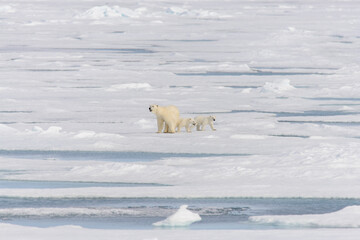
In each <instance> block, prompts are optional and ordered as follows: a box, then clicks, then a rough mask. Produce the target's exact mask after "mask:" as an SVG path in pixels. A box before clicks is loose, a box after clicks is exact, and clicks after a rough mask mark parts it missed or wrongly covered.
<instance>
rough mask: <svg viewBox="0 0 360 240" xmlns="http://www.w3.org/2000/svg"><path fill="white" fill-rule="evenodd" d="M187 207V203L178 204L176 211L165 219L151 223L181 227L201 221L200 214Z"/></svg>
mask: <svg viewBox="0 0 360 240" xmlns="http://www.w3.org/2000/svg"><path fill="white" fill-rule="evenodd" d="M187 207H188V205H182V206H180V208H179V210H178V211H177V212H176V213H174V214H173V215H171V216H170V217H168V218H166V219H165V220H162V221H159V222H156V223H153V225H154V226H157V227H183V226H189V225H190V224H192V223H194V222H198V221H201V217H200V215H199V214H197V213H193V212H191V211H189V210H188V209H187Z"/></svg>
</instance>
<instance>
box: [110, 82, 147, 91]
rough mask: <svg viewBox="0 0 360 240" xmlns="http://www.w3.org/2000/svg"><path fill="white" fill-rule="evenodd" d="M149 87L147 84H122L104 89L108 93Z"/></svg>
mask: <svg viewBox="0 0 360 240" xmlns="http://www.w3.org/2000/svg"><path fill="white" fill-rule="evenodd" d="M150 88H151V85H150V84H148V83H124V84H116V85H112V86H110V87H109V88H107V89H106V91H109V92H116V91H121V90H129V89H150Z"/></svg>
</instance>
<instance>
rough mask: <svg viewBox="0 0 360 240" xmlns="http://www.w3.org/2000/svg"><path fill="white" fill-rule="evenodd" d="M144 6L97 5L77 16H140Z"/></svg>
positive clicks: (93, 17) (86, 17)
mask: <svg viewBox="0 0 360 240" xmlns="http://www.w3.org/2000/svg"><path fill="white" fill-rule="evenodd" d="M145 10H146V9H144V8H139V9H135V10H132V9H129V8H121V7H119V6H107V5H105V6H96V7H93V8H91V9H89V10H87V11H86V12H84V13H83V14H80V15H78V16H77V18H84V19H102V18H113V17H124V18H138V17H140V15H141V14H142V13H143V12H144V11H145Z"/></svg>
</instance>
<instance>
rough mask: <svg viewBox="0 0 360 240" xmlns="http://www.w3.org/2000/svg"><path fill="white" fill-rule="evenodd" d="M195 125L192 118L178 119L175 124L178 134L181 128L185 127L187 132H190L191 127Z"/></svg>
mask: <svg viewBox="0 0 360 240" xmlns="http://www.w3.org/2000/svg"><path fill="white" fill-rule="evenodd" d="M195 125H196V122H195V120H194V119H193V118H180V119H179V122H178V124H177V132H180V130H181V128H182V127H185V129H186V131H187V132H191V129H192V127H194V126H195Z"/></svg>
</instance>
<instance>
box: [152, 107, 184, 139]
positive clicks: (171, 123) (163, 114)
mask: <svg viewBox="0 0 360 240" xmlns="http://www.w3.org/2000/svg"><path fill="white" fill-rule="evenodd" d="M149 111H150V112H152V113H154V114H155V115H156V118H157V125H158V131H157V133H161V132H162V130H163V129H164V123H165V129H164V133H175V128H176V126H177V123H178V122H179V118H180V114H179V109H178V108H177V107H175V106H172V105H171V106H164V107H162V106H159V105H155V104H154V105H150V107H149Z"/></svg>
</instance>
